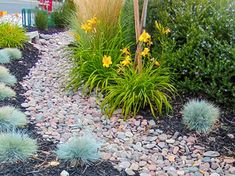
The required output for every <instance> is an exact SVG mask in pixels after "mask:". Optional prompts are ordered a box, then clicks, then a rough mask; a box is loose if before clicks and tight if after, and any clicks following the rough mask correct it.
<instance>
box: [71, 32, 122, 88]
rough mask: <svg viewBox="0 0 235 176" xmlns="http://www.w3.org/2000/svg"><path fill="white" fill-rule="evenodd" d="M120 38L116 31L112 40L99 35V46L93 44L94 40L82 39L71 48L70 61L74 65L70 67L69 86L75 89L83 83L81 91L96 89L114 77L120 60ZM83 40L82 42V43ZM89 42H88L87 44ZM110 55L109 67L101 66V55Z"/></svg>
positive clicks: (108, 82) (105, 84)
mask: <svg viewBox="0 0 235 176" xmlns="http://www.w3.org/2000/svg"><path fill="white" fill-rule="evenodd" d="M81 38H82V37H81ZM122 41H123V40H122V39H121V37H120V33H118V34H117V35H116V36H115V37H114V38H113V39H112V40H110V41H106V40H105V39H104V38H102V37H100V43H99V44H100V45H99V46H95V47H92V46H88V45H93V42H94V41H89V40H87V42H86V40H84V41H80V43H79V44H77V45H75V47H73V48H71V49H72V51H73V56H72V57H73V58H72V61H73V63H74V66H73V68H72V71H71V74H70V78H71V82H70V86H72V87H73V88H75V89H77V88H78V87H79V86H81V85H83V91H84V92H85V91H87V90H89V91H90V92H91V91H92V90H93V89H96V90H97V91H98V89H99V88H104V87H106V86H107V85H108V84H110V82H111V81H112V77H115V76H116V75H117V74H116V69H117V64H118V63H119V62H120V61H121V52H120V48H122ZM82 42H84V43H82ZM89 42H91V43H90V44H88V43H89ZM104 55H107V56H111V58H112V64H111V65H110V67H109V68H105V67H103V63H102V59H103V56H104Z"/></svg>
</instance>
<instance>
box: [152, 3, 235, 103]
mask: <svg viewBox="0 0 235 176" xmlns="http://www.w3.org/2000/svg"><path fill="white" fill-rule="evenodd" d="M151 2H152V3H151V5H150V8H149V10H150V11H149V19H150V20H149V26H154V21H155V20H157V21H158V22H160V23H161V24H162V26H164V27H168V28H169V29H170V31H171V32H170V33H169V34H167V35H166V34H164V33H161V32H160V30H159V29H156V26H155V29H153V28H152V27H150V28H151V29H152V32H153V33H155V37H154V39H155V41H154V44H155V47H154V53H156V55H158V57H159V58H161V59H162V60H163V61H165V64H166V65H167V66H169V67H170V68H171V72H172V73H173V76H174V78H175V84H176V86H177V88H178V89H179V90H184V91H186V92H190V93H192V92H194V93H195V92H196V93H199V92H200V93H203V94H206V95H207V96H208V97H211V98H214V100H215V101H217V102H223V103H227V104H228V105H231V104H232V105H233V106H232V108H234V105H235V86H234V79H235V65H234V63H235V57H234V55H233V54H232V51H233V50H234V47H235V45H234V41H235V37H234V33H235V20H234V19H235V12H234V9H235V8H234V6H235V5H234V3H233V5H232V1H230V0H228V1H220V0H213V1H212V0H209V1H208V0H196V1H194V0H187V1H182V0H174V1H161V0H154V1H151Z"/></svg>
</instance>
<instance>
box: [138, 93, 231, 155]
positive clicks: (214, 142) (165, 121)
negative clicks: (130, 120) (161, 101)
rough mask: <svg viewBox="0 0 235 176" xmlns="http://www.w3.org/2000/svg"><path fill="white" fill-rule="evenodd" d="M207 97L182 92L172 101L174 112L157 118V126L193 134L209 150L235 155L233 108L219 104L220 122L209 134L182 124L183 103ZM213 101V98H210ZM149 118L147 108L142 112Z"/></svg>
mask: <svg viewBox="0 0 235 176" xmlns="http://www.w3.org/2000/svg"><path fill="white" fill-rule="evenodd" d="M192 98H197V99H207V98H206V96H205V95H195V94H194V95H193V94H186V93H181V94H180V96H178V97H176V99H175V100H173V102H172V106H173V110H174V112H173V114H171V115H169V116H168V117H162V118H160V119H156V123H157V128H160V129H162V130H164V131H165V132H167V133H169V134H174V133H175V132H176V131H178V132H179V133H180V134H181V135H186V136H188V135H193V136H196V137H198V139H199V140H198V144H200V145H203V146H204V147H206V149H208V150H213V151H218V152H220V153H221V154H223V155H226V156H235V139H234V138H231V136H230V135H231V134H232V135H234V137H235V114H234V112H233V111H232V109H229V108H227V107H223V105H218V106H219V107H220V110H221V117H220V122H219V123H218V124H216V125H215V128H214V129H213V130H212V131H211V132H210V133H209V134H203V135H202V134H200V135H199V134H197V133H195V132H194V131H190V130H188V129H187V128H186V127H185V125H184V124H182V114H181V113H180V112H181V110H182V108H183V105H184V104H185V103H186V102H187V101H188V100H190V99H192ZM209 101H211V102H213V101H212V100H209ZM141 114H142V115H144V116H145V117H147V119H152V118H153V117H152V116H151V115H150V114H151V113H150V111H149V110H148V109H145V110H144V111H142V113H141Z"/></svg>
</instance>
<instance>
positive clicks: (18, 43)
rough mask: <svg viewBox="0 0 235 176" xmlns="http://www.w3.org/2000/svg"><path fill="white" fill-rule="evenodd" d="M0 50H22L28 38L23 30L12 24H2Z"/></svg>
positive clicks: (0, 28)
mask: <svg viewBox="0 0 235 176" xmlns="http://www.w3.org/2000/svg"><path fill="white" fill-rule="evenodd" d="M0 36H1V39H0V48H22V47H23V45H24V43H25V42H27V40H28V38H27V36H26V35H25V31H24V29H23V28H21V27H19V26H17V25H13V24H10V23H0Z"/></svg>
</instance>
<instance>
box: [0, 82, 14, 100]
mask: <svg viewBox="0 0 235 176" xmlns="http://www.w3.org/2000/svg"><path fill="white" fill-rule="evenodd" d="M15 96H16V93H15V91H14V90H12V89H11V88H10V87H7V86H6V85H5V84H3V83H0V100H4V99H5V98H11V97H15Z"/></svg>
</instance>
